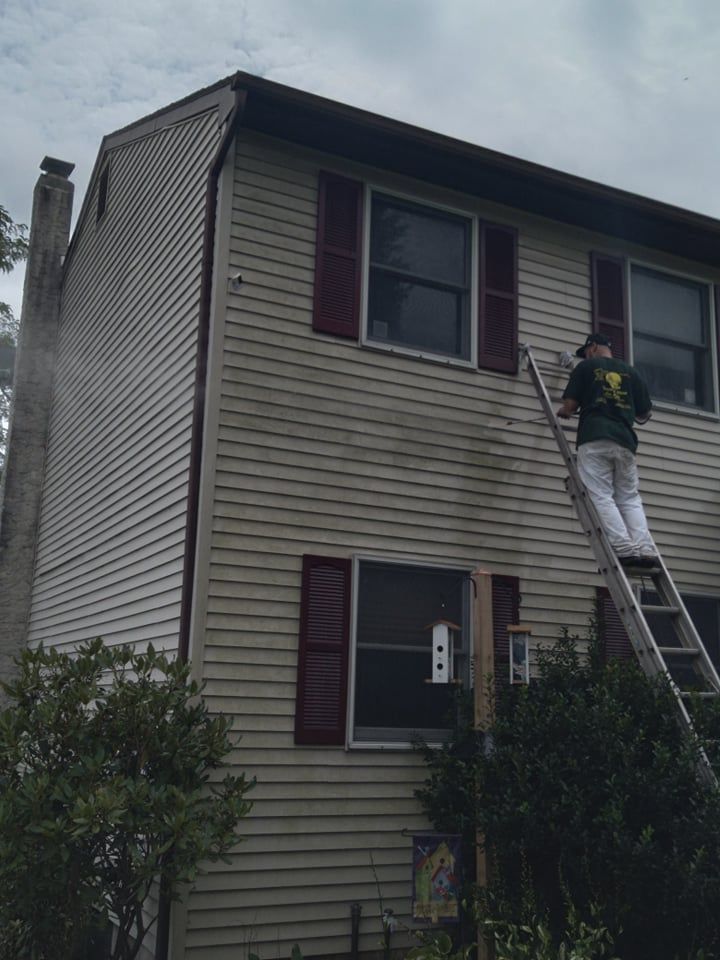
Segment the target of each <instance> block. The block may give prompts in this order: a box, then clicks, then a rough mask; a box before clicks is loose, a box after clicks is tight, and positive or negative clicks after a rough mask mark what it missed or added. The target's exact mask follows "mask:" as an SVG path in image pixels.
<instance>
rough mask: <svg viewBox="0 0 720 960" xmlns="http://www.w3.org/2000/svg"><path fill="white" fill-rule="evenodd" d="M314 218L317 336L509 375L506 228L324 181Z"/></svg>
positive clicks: (513, 362) (511, 299)
mask: <svg viewBox="0 0 720 960" xmlns="http://www.w3.org/2000/svg"><path fill="white" fill-rule="evenodd" d="M317 209H318V216H317V236H316V256H315V285H314V291H313V313H312V326H313V330H314V331H315V332H316V333H321V334H324V335H328V334H329V335H331V336H333V337H342V338H345V339H346V340H350V341H355V343H357V344H362V345H365V346H375V347H379V346H383V347H386V348H388V349H391V350H396V351H398V352H405V353H407V354H410V355H415V356H417V355H418V354H419V355H421V356H422V357H423V358H428V359H437V360H439V361H442V362H445V363H448V362H452V363H458V364H463V365H466V366H469V365H473V366H477V367H479V368H481V369H483V370H494V371H497V372H500V373H509V374H515V373H517V369H518V349H517V347H518V269H517V249H518V235H517V231H516V230H515V229H514V228H513V227H509V226H506V225H501V224H491V223H487V222H485V221H483V220H480V219H478V217H477V216H475V215H473V214H471V213H469V212H468V213H467V215H464V214H463V212H462V211H451V210H448V209H445V208H440V207H438V206H433V205H431V204H429V203H423V202H422V197H418V198H417V199H415V198H413V199H408V198H401V197H397V196H393V195H390V194H389V193H384V192H382V191H381V190H377V189H372V190H371V189H369V188H368V186H367V184H364V183H362V182H361V181H359V180H350V179H348V178H346V177H340V176H338V175H337V174H334V173H327V172H325V171H321V172H320V176H319V180H318V208H317ZM363 291H364V295H363ZM363 305H364V306H363ZM363 309H364V313H365V316H364V317H362V318H361V312H362V311H363ZM361 319H362V323H361Z"/></svg>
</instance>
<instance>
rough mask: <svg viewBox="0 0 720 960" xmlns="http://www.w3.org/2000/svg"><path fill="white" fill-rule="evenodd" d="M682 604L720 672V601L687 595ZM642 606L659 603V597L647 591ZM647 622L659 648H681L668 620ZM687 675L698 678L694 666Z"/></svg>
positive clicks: (651, 616)
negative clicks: (694, 672) (695, 675)
mask: <svg viewBox="0 0 720 960" xmlns="http://www.w3.org/2000/svg"><path fill="white" fill-rule="evenodd" d="M682 601H683V603H684V604H685V607H686V608H687V612H688V613H689V614H690V619H691V620H692V622H693V623H694V624H695V629H696V630H697V632H698V634H699V636H700V639H701V640H702V642H703V646H704V647H705V649H706V650H707V653H708V656H709V657H710V659H711V660H712V662H713V663H714V665H715V669H716V670H720V600H718V599H716V598H715V597H698V596H692V595H690V594H688V595H685V594H683V595H682ZM641 602H642V603H648V604H651V603H658V602H659V600H658V596H657V594H656V593H654V592H653V591H652V590H643V592H642V594H641ZM647 620H648V626H649V627H650V629H651V630H652V632H653V635H654V637H655V640H656V642H657V644H658V646H661V647H673V646H677V643H678V640H677V636H676V634H675V631H674V630H673V628H672V626H671V625H670V624H669V623H668V621H667V617H666V616H664V615H662V614H648V615H647ZM687 671H688V677H693V676H694V674H693V671H692V667H691V666H690V665H688V667H687Z"/></svg>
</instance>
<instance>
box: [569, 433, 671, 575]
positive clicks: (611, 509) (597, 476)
mask: <svg viewBox="0 0 720 960" xmlns="http://www.w3.org/2000/svg"><path fill="white" fill-rule="evenodd" d="M577 466H578V472H579V474H580V479H581V480H582V482H583V483H584V484H585V486H586V487H587V491H588V493H589V494H590V497H591V499H592V501H593V503H594V504H595V509H596V510H597V512H598V515H599V517H600V521H601V523H602V525H603V527H604V528H605V533H606V534H607V535H608V539H609V540H610V543H611V544H612V546H613V549H614V550H615V552H616V553H617V555H618V556H620V557H626V556H633V555H635V556H644V557H647V556H654V555H655V553H656V550H655V545H654V544H653V541H652V537H651V536H650V532H649V530H648V525H647V520H646V519H645V511H644V509H643V505H642V500H641V499H640V494H639V492H638V473H637V466H636V464H635V455H634V454H633V452H632V451H631V450H628V449H627V447H621V446H620V444H618V443H613V441H612V440H592V441H591V442H590V443H583V444H581V445H580V446H579V447H578V451H577Z"/></svg>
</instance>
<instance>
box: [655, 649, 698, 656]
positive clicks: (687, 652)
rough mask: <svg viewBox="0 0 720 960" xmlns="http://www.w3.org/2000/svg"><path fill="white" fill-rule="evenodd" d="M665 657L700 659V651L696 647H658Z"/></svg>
mask: <svg viewBox="0 0 720 960" xmlns="http://www.w3.org/2000/svg"><path fill="white" fill-rule="evenodd" d="M658 650H659V651H660V653H661V654H662V655H663V656H664V657H699V656H700V651H699V650H696V649H695V648H694V647H658Z"/></svg>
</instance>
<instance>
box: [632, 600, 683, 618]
mask: <svg viewBox="0 0 720 960" xmlns="http://www.w3.org/2000/svg"><path fill="white" fill-rule="evenodd" d="M640 609H641V610H642V612H643V613H665V614H667V615H668V616H669V617H676V616H677V615H678V614H679V613H680V607H663V606H662V605H660V604H656V603H641V604H640Z"/></svg>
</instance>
